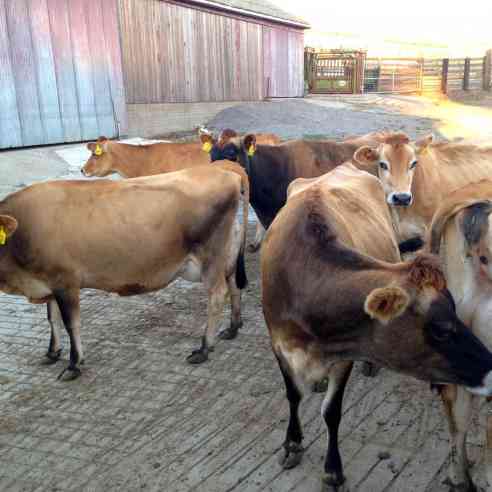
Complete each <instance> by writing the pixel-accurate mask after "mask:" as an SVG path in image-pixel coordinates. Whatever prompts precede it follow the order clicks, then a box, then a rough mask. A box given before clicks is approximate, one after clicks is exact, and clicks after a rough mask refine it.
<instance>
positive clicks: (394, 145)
mask: <svg viewBox="0 0 492 492" xmlns="http://www.w3.org/2000/svg"><path fill="white" fill-rule="evenodd" d="M432 140H433V137H432V135H429V136H427V137H425V138H423V139H421V140H418V141H417V142H414V143H413V144H411V143H410V140H409V138H408V137H407V136H406V135H405V134H404V133H392V134H389V135H388V136H386V138H385V140H384V142H383V143H381V144H380V145H379V147H377V148H371V147H368V146H364V147H361V148H359V149H358V150H357V151H356V152H355V154H354V160H355V161H356V162H358V163H359V164H361V165H362V166H363V167H368V168H370V169H372V170H376V169H377V174H378V176H379V178H380V180H381V182H382V184H383V188H384V191H385V193H386V200H387V202H388V204H389V205H391V206H393V207H408V206H410V205H411V204H412V201H413V193H412V182H413V176H414V173H415V170H416V169H417V166H418V162H419V157H420V156H421V155H422V154H423V153H424V152H426V150H427V148H428V146H429V145H430V144H431V143H432Z"/></svg>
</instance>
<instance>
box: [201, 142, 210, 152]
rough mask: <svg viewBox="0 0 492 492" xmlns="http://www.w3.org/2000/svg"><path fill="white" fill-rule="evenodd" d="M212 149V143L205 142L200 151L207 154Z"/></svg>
mask: <svg viewBox="0 0 492 492" xmlns="http://www.w3.org/2000/svg"><path fill="white" fill-rule="evenodd" d="M212 147H213V145H212V143H211V142H208V141H207V142H205V143H204V144H203V146H202V150H203V151H204V152H207V153H208V152H210V151H211V150H212Z"/></svg>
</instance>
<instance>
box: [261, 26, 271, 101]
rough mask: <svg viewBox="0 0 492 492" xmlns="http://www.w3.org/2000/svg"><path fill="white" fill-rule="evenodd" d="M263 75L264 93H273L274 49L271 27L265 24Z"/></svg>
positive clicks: (268, 94)
mask: <svg viewBox="0 0 492 492" xmlns="http://www.w3.org/2000/svg"><path fill="white" fill-rule="evenodd" d="M262 30H263V77H264V92H263V93H264V95H265V97H270V95H271V90H272V89H271V84H272V82H271V80H272V50H271V43H270V28H269V27H266V26H263V29H262Z"/></svg>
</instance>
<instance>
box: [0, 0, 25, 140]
mask: <svg viewBox="0 0 492 492" xmlns="http://www.w3.org/2000/svg"><path fill="white" fill-rule="evenodd" d="M5 3H6V2H5V0H0V67H1V69H0V108H1V111H0V148H7V147H19V146H21V145H22V133H21V124H20V119H19V112H18V108H17V94H16V91H15V80H14V71H13V69H12V62H11V59H10V53H9V51H10V40H9V37H8V30H7V18H6V9H5V7H6V6H5Z"/></svg>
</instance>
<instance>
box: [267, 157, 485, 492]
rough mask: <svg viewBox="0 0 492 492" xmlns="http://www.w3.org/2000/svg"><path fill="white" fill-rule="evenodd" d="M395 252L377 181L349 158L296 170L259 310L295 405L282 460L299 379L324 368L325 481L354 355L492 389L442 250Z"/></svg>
mask: <svg viewBox="0 0 492 492" xmlns="http://www.w3.org/2000/svg"><path fill="white" fill-rule="evenodd" d="M398 258H399V253H398V249H397V243H396V238H395V234H394V231H393V226H392V222H391V217H390V215H389V211H388V207H387V204H386V199H385V193H384V190H383V188H382V186H381V183H380V181H379V180H378V179H377V178H376V177H374V176H372V175H370V174H368V173H366V172H362V171H359V170H357V169H356V168H355V167H353V166H352V165H350V164H347V165H343V166H340V167H338V168H337V169H336V170H335V171H333V172H331V173H328V174H326V175H325V176H322V177H321V178H318V179H312V180H299V181H295V182H294V183H293V184H292V185H291V187H290V189H289V198H288V201H287V204H286V206H285V207H284V208H283V209H282V210H281V211H280V212H279V214H278V215H277V217H276V219H275V220H274V221H273V223H272V224H271V226H270V228H269V230H268V231H267V234H266V237H265V240H264V244H263V246H262V254H261V269H262V291H263V312H264V315H265V320H266V323H267V326H268V330H269V332H270V337H271V342H272V348H273V351H274V353H275V356H276V357H277V360H278V363H279V366H280V370H281V372H282V375H283V378H284V381H285V386H286V390H287V398H288V400H289V405H290V421H289V425H288V429H287V436H286V439H285V443H284V453H283V456H282V465H283V467H284V468H290V467H292V466H295V465H296V464H297V463H299V461H300V459H301V456H302V452H303V448H302V429H301V424H300V420H299V416H298V408H299V404H300V402H301V399H302V395H303V386H304V385H305V384H308V385H311V384H313V383H314V382H316V381H319V380H320V379H322V378H324V377H328V378H329V385H328V390H327V393H326V396H325V399H324V401H323V404H322V415H323V418H324V419H325V422H326V425H327V428H328V434H329V446H328V450H327V453H326V460H325V475H324V478H323V483H324V486H325V487H326V488H327V490H332V489H331V488H329V487H333V488H335V487H338V486H340V485H341V484H342V483H343V482H344V480H345V478H344V475H343V469H342V461H341V457H340V453H339V450H338V442H337V440H338V438H337V436H338V427H339V423H340V419H341V415H342V413H341V409H342V399H343V393H344V389H345V385H346V383H347V380H348V377H349V375H350V372H351V369H352V364H353V363H352V362H351V361H354V360H364V361H369V362H373V363H376V364H378V365H381V366H384V367H387V368H389V369H393V370H395V371H399V372H402V373H405V374H409V375H412V376H415V377H417V378H420V379H424V380H429V381H436V382H441V383H454V384H460V385H464V386H467V387H468V388H469V389H470V390H471V391H474V392H476V393H484V394H488V393H490V391H492V372H491V371H492V354H491V353H490V352H489V351H488V350H487V349H486V348H485V346H484V345H483V344H482V342H480V340H479V339H478V338H477V337H475V335H473V333H471V332H470V331H469V330H468V329H467V328H466V326H465V325H464V324H463V323H462V322H461V321H460V319H459V318H458V317H457V315H456V312H455V308H454V303H453V300H452V297H451V295H450V293H449V291H448V290H447V288H446V280H445V278H444V275H443V273H442V270H441V268H440V266H439V262H438V259H437V258H436V257H435V256H432V255H425V254H421V255H418V256H417V257H416V258H415V259H414V260H413V261H410V262H405V263H401V262H397V263H394V262H395V260H397V259H398Z"/></svg>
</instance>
